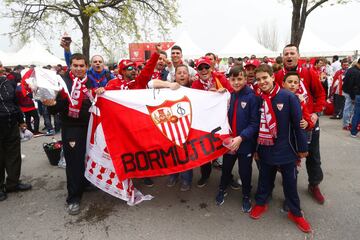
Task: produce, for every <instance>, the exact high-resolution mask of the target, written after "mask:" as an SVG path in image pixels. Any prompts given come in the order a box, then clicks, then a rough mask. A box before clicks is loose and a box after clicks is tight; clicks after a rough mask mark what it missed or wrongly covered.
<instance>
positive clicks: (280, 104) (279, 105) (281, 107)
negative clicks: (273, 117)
mask: <svg viewBox="0 0 360 240" xmlns="http://www.w3.org/2000/svg"><path fill="white" fill-rule="evenodd" d="M276 107H277V109H278V110H279V111H281V110H282V109H283V107H284V104H283V103H278V104H276Z"/></svg>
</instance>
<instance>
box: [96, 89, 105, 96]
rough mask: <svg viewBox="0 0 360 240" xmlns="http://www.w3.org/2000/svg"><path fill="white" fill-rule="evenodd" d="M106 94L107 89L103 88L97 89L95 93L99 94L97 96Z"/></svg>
mask: <svg viewBox="0 0 360 240" xmlns="http://www.w3.org/2000/svg"><path fill="white" fill-rule="evenodd" d="M104 92H105V88H103V87H99V88H97V89H96V90H95V93H96V94H97V95H101V94H103V93H104Z"/></svg>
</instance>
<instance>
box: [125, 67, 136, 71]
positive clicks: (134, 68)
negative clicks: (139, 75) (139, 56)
mask: <svg viewBox="0 0 360 240" xmlns="http://www.w3.org/2000/svg"><path fill="white" fill-rule="evenodd" d="M124 69H125V70H128V71H132V70H136V67H134V66H128V67H126V68H124Z"/></svg>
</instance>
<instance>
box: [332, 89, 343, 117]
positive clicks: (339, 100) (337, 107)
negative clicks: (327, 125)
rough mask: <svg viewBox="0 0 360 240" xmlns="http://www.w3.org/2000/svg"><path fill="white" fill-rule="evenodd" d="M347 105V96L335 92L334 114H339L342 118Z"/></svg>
mask: <svg viewBox="0 0 360 240" xmlns="http://www.w3.org/2000/svg"><path fill="white" fill-rule="evenodd" d="M344 105H345V97H344V96H340V95H339V94H334V114H333V116H335V117H336V116H339V117H340V118H342V117H343V111H344Z"/></svg>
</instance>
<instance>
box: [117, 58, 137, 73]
mask: <svg viewBox="0 0 360 240" xmlns="http://www.w3.org/2000/svg"><path fill="white" fill-rule="evenodd" d="M130 66H133V67H136V64H135V63H134V62H133V61H131V60H129V59H123V60H121V61H120V63H119V70H120V71H121V70H123V69H125V68H127V67H130Z"/></svg>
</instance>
